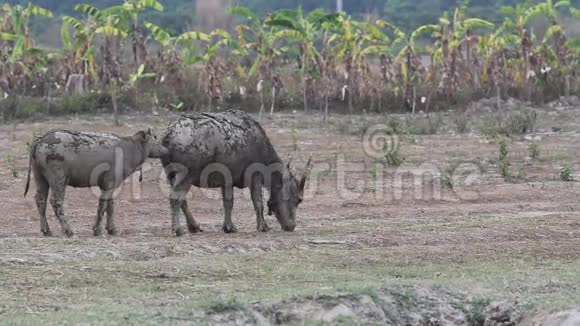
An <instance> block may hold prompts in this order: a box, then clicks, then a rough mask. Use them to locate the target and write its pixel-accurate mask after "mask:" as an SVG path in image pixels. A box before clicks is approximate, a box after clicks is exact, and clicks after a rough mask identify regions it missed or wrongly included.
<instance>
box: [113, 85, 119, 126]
mask: <svg viewBox="0 0 580 326" xmlns="http://www.w3.org/2000/svg"><path fill="white" fill-rule="evenodd" d="M111 102H113V119H114V120H115V126H120V123H119V108H118V106H117V90H116V86H113V90H112V91H111Z"/></svg>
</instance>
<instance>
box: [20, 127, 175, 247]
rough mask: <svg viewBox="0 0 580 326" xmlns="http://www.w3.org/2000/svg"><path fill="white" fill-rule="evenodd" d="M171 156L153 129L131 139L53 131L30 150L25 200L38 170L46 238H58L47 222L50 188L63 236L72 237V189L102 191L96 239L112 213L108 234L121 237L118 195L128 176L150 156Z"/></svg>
mask: <svg viewBox="0 0 580 326" xmlns="http://www.w3.org/2000/svg"><path fill="white" fill-rule="evenodd" d="M166 153H167V150H166V149H165V148H164V147H162V146H161V145H159V144H158V143H157V141H156V137H155V136H153V134H152V133H151V129H149V130H147V131H139V132H137V133H135V134H134V135H132V136H128V137H120V136H117V135H115V134H110V133H91V132H77V131H70V130H52V131H50V132H48V133H47V134H45V135H44V136H42V137H39V138H36V139H35V140H34V141H33V142H32V144H31V145H30V162H29V166H28V177H27V180H26V189H25V190H24V196H26V194H27V193H28V188H29V186H30V172H31V170H32V171H34V181H35V183H36V196H35V199H36V206H37V208H38V213H39V214H40V229H41V231H42V233H43V234H44V235H45V236H51V235H52V233H51V231H50V228H49V226H48V222H47V220H46V204H47V199H48V192H49V189H50V190H51V197H50V204H51V205H52V208H53V209H54V214H55V215H56V217H57V219H58V220H59V222H60V224H61V227H62V230H63V232H64V233H65V234H66V235H67V236H68V237H71V236H72V235H73V232H72V230H71V228H70V226H69V224H68V221H67V220H66V218H65V216H64V210H63V203H64V196H65V188H66V186H71V187H75V188H86V187H99V188H100V189H101V196H100V198H99V206H98V209H97V217H96V221H95V225H94V227H93V231H94V235H95V236H98V235H100V234H101V220H102V219H103V215H104V213H107V225H106V229H107V232H108V233H109V234H110V235H115V234H116V230H115V226H114V223H113V207H114V201H113V192H114V191H115V189H116V188H117V187H118V186H119V185H121V183H123V181H124V180H125V179H126V178H127V177H129V176H130V175H131V174H133V172H135V171H136V170H138V169H139V168H140V167H141V165H142V164H143V163H144V162H145V160H146V159H147V158H148V157H150V158H160V157H162V156H163V155H165V154H166Z"/></svg>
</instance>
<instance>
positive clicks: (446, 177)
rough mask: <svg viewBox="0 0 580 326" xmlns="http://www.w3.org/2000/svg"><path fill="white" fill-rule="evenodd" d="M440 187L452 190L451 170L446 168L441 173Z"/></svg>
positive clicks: (453, 181)
mask: <svg viewBox="0 0 580 326" xmlns="http://www.w3.org/2000/svg"><path fill="white" fill-rule="evenodd" d="M440 178H441V185H443V186H444V187H446V188H449V189H453V186H454V185H455V180H453V168H452V167H448V168H446V169H445V170H444V171H443V172H442V173H441V176H440Z"/></svg>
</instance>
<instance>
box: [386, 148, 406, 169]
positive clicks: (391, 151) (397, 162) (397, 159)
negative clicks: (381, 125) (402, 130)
mask: <svg viewBox="0 0 580 326" xmlns="http://www.w3.org/2000/svg"><path fill="white" fill-rule="evenodd" d="M400 148H401V147H400V146H394V147H393V148H391V147H390V146H388V145H385V148H384V158H385V163H387V165H388V166H391V167H399V166H401V165H402V164H403V163H404V162H405V160H406V158H405V157H404V156H403V155H402V154H401V151H400Z"/></svg>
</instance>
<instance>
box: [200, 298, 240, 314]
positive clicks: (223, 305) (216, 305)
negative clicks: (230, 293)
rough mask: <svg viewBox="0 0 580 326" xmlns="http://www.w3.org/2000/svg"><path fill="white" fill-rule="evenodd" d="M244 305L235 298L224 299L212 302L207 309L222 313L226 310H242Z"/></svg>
mask: <svg viewBox="0 0 580 326" xmlns="http://www.w3.org/2000/svg"><path fill="white" fill-rule="evenodd" d="M244 309H245V308H244V305H243V304H241V303H240V302H238V301H237V300H236V299H235V298H232V299H229V300H225V301H215V302H213V303H212V304H211V305H210V306H209V308H208V311H210V312H212V313H216V314H219V313H222V312H227V311H235V310H244Z"/></svg>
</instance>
